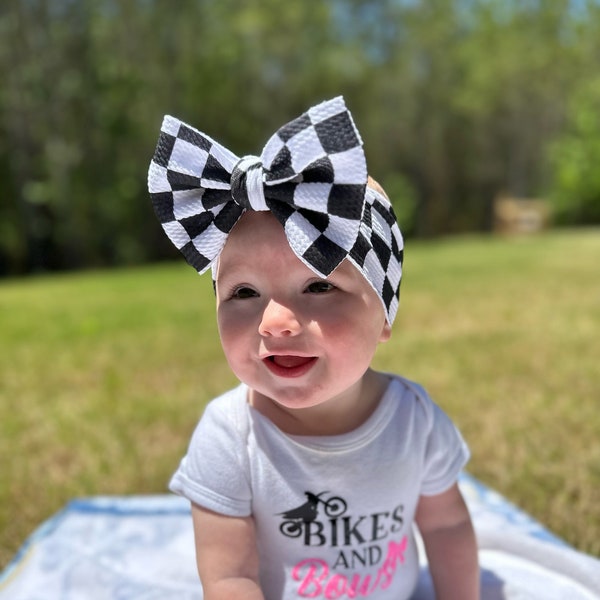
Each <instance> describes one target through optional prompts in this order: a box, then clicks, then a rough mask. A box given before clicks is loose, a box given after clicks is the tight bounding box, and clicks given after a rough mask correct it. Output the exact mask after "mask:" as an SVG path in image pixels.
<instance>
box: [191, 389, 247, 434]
mask: <svg viewBox="0 0 600 600" xmlns="http://www.w3.org/2000/svg"><path fill="white" fill-rule="evenodd" d="M246 399H247V388H246V386H245V385H239V386H238V387H236V388H233V389H231V390H229V391H227V392H225V393H224V394H221V395H220V396H217V397H216V398H214V399H213V400H211V401H210V402H209V403H208V404H207V405H206V408H205V409H204V413H203V414H202V418H201V419H200V423H201V424H203V425H204V427H205V428H207V427H218V428H223V429H235V430H238V432H239V431H243V430H245V429H246V428H247V427H248V403H247V400H246Z"/></svg>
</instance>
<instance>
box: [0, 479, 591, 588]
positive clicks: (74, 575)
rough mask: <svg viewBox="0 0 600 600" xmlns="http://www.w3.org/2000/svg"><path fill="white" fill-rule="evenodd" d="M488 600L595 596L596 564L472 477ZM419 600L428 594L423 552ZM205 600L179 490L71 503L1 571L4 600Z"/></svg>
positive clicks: (468, 485)
mask: <svg viewBox="0 0 600 600" xmlns="http://www.w3.org/2000/svg"><path fill="white" fill-rule="evenodd" d="M459 484H460V487H461V489H462V491H463V493H464V495H465V498H466V500H467V504H468V506H469V510H470V512H471V515H472V518H473V522H474V525H475V531H476V533H477V539H478V544H479V557H480V565H481V584H482V598H483V599H484V600H504V599H511V600H513V599H514V600H529V599H542V600H598V599H599V598H600V560H598V559H596V558H594V557H592V556H589V555H586V554H583V553H581V552H578V551H577V550H575V549H574V548H572V547H570V546H569V545H567V544H566V543H565V542H564V541H563V540H561V539H560V538H558V537H557V536H555V535H554V534H552V533H551V532H550V531H548V530H547V529H546V528H545V527H543V526H542V525H541V524H539V523H538V522H536V521H535V520H534V519H532V518H531V517H530V516H529V515H527V514H526V513H525V512H523V511H521V510H520V509H519V508H517V507H516V506H514V505H513V504H511V503H510V502H508V501H507V500H506V499H505V498H503V497H502V496H501V495H499V494H498V493H496V492H495V491H494V490H492V489H490V488H489V487H487V486H485V485H484V484H482V483H481V482H480V481H478V480H477V479H475V478H473V477H471V476H470V475H468V474H466V473H465V474H462V475H461V479H460V482H459ZM421 555H422V559H421V573H420V579H419V584H418V588H417V590H416V592H415V595H414V599H415V600H432V599H433V598H434V594H433V587H432V584H431V580H430V577H429V573H428V570H427V562H426V558H425V556H424V553H422V552H421ZM9 599H10V600H49V599H50V600H59V599H60V600H80V599H84V600H109V599H110V600H112V599H119V600H141V599H144V600H171V599H172V600H202V589H201V586H200V583H199V581H198V576H197V573H196V566H195V559H194V541H193V531H192V524H191V518H190V508H189V504H188V502H187V501H186V500H183V499H182V498H179V497H176V496H170V495H157V496H125V497H121V496H118V497H92V498H85V499H76V500H73V501H71V502H70V503H69V504H68V505H67V506H66V507H65V508H64V509H63V510H62V511H61V512H59V513H58V514H57V515H55V516H53V517H52V518H50V519H49V520H48V521H46V522H45V523H43V524H42V525H41V526H40V527H39V528H38V529H37V531H35V532H34V533H33V535H32V536H31V537H30V539H29V540H27V541H26V543H25V544H24V546H23V547H22V549H21V550H20V551H19V552H18V554H17V555H16V556H15V558H14V560H13V561H12V562H11V564H10V565H8V567H7V568H6V569H5V570H4V571H3V572H2V573H1V574H0V600H9Z"/></svg>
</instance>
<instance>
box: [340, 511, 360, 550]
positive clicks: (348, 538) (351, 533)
mask: <svg viewBox="0 0 600 600" xmlns="http://www.w3.org/2000/svg"><path fill="white" fill-rule="evenodd" d="M364 520H365V517H359V519H358V520H357V521H356V523H354V525H352V526H351V524H350V517H344V518H343V522H344V545H346V546H351V545H352V537H355V538H356V541H357V542H358V543H359V544H364V543H365V538H364V537H363V536H362V534H361V533H360V531H358V529H357V528H358V526H359V525H360V524H361V523H362V522H363V521H364Z"/></svg>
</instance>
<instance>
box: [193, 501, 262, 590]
mask: <svg viewBox="0 0 600 600" xmlns="http://www.w3.org/2000/svg"><path fill="white" fill-rule="evenodd" d="M192 518H193V521H194V534H195V539H196V561H197V564H198V573H199V575H200V580H201V581H202V587H203V591H204V600H242V599H243V600H264V597H263V594H262V592H261V590H260V586H259V583H258V553H257V550H256V537H255V529H254V520H253V519H252V517H244V518H238V517H227V516H225V515H220V514H217V513H215V512H212V511H210V510H207V509H204V508H201V507H200V506H197V505H195V504H192Z"/></svg>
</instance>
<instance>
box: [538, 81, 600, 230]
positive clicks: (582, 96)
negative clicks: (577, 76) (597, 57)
mask: <svg viewBox="0 0 600 600" xmlns="http://www.w3.org/2000/svg"><path fill="white" fill-rule="evenodd" d="M549 154H550V158H551V161H552V165H553V167H554V173H555V176H554V185H553V187H552V193H551V198H552V200H553V204H554V207H555V211H554V212H555V215H556V219H557V221H559V222H560V223H564V224H578V223H600V170H599V169H598V165H599V164H600V78H597V77H596V78H594V79H591V80H590V81H588V82H586V84H585V85H582V86H581V87H580V88H579V89H578V90H577V92H576V93H575V94H574V95H573V97H572V98H571V99H570V102H569V104H568V110H567V123H566V126H565V128H564V131H563V133H562V135H561V136H560V138H558V139H557V140H556V141H555V143H554V144H553V145H551V146H550V149H549Z"/></svg>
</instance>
